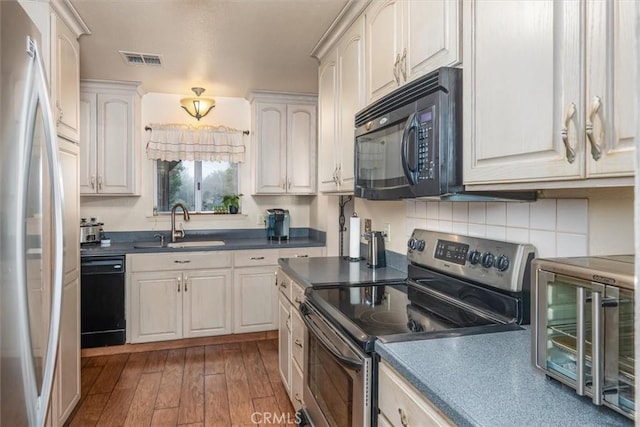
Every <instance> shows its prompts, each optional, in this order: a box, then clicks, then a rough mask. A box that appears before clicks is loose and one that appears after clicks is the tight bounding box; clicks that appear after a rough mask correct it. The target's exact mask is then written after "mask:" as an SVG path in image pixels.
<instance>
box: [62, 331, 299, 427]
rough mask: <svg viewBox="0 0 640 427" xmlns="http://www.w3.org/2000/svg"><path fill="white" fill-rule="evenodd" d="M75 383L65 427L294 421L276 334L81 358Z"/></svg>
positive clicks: (202, 426)
mask: <svg viewBox="0 0 640 427" xmlns="http://www.w3.org/2000/svg"><path fill="white" fill-rule="evenodd" d="M81 387H82V389H81V398H80V402H79V403H78V405H77V406H76V409H75V411H74V413H73V414H72V415H71V417H70V419H69V420H68V421H67V423H66V425H67V426H100V427H103V426H105V427H112V426H136V427H138V426H192V427H196V426H199V427H209V426H216V427H217V426H220V427H226V426H252V425H258V424H257V423H258V422H261V421H262V420H273V419H276V420H279V422H282V421H284V422H287V421H286V420H290V422H291V423H293V422H294V420H295V411H294V409H293V407H292V406H291V402H290V401H289V398H288V396H287V393H286V390H285V389H284V386H283V385H282V382H281V381H280V376H279V374H278V341H277V339H264V340H257V341H245V342H231V343H220V344H212V345H196V346H192V347H185V348H170V349H160V350H149V351H137V352H131V353H120V354H108V355H98V356H89V357H83V358H82V377H81ZM262 414H271V416H264V415H262ZM252 415H253V416H252ZM274 415H275V417H274ZM268 425H269V426H273V425H278V424H271V423H269V424H268ZM283 425H284V424H283ZM289 425H292V424H289Z"/></svg>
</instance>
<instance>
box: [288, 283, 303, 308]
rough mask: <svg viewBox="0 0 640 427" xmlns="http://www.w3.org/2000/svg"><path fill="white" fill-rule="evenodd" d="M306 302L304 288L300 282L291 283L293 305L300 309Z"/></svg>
mask: <svg viewBox="0 0 640 427" xmlns="http://www.w3.org/2000/svg"><path fill="white" fill-rule="evenodd" d="M303 302H304V288H303V287H302V285H300V284H299V283H298V282H294V281H293V280H292V281H291V303H292V304H293V305H294V307H296V308H298V306H299V305H300V304H302V303H303Z"/></svg>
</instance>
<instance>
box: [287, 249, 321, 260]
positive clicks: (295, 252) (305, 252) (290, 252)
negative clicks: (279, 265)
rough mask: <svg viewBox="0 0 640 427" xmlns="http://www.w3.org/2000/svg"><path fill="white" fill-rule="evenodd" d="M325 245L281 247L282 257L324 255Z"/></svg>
mask: <svg viewBox="0 0 640 427" xmlns="http://www.w3.org/2000/svg"><path fill="white" fill-rule="evenodd" d="M323 254H324V247H314V248H286V249H280V256H279V257H280V258H310V257H314V256H323Z"/></svg>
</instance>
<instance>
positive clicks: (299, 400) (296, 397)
mask: <svg viewBox="0 0 640 427" xmlns="http://www.w3.org/2000/svg"><path fill="white" fill-rule="evenodd" d="M294 399H295V400H296V401H298V402H300V403H302V399H300V395H299V394H298V393H296V395H295V397H294Z"/></svg>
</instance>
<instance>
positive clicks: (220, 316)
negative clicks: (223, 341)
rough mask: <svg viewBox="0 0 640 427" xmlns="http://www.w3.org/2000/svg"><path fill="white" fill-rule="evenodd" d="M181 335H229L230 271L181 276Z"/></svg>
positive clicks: (202, 272)
mask: <svg viewBox="0 0 640 427" xmlns="http://www.w3.org/2000/svg"><path fill="white" fill-rule="evenodd" d="M183 284H184V286H183V292H182V299H183V310H182V313H183V314H182V315H183V331H184V334H183V336H184V337H185V338H190V337H205V336H212V335H223V334H230V333H231V270H229V269H225V270H209V271H198V270H196V271H185V272H184V273H183Z"/></svg>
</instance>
